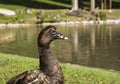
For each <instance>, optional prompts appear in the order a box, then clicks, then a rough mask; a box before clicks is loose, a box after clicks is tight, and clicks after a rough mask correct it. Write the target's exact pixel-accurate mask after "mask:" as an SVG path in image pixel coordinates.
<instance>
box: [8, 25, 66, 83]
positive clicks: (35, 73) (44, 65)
mask: <svg viewBox="0 0 120 84" xmlns="http://www.w3.org/2000/svg"><path fill="white" fill-rule="evenodd" d="M55 39H66V37H64V36H63V35H62V34H60V33H59V32H57V31H56V28H55V27H54V26H52V25H50V26H47V27H46V28H45V29H43V30H42V31H41V32H40V34H39V35H38V51H39V59H40V68H39V69H36V70H30V71H25V72H23V73H21V74H19V75H17V76H15V77H13V78H12V79H10V80H9V81H8V82H7V84H64V77H63V73H62V69H61V67H60V65H59V62H58V61H57V59H56V57H55V56H54V54H53V53H52V52H51V50H50V46H49V45H50V43H51V42H52V41H53V40H55Z"/></svg>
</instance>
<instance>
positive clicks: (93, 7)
mask: <svg viewBox="0 0 120 84" xmlns="http://www.w3.org/2000/svg"><path fill="white" fill-rule="evenodd" d="M94 9H95V0H90V10H91V11H94Z"/></svg>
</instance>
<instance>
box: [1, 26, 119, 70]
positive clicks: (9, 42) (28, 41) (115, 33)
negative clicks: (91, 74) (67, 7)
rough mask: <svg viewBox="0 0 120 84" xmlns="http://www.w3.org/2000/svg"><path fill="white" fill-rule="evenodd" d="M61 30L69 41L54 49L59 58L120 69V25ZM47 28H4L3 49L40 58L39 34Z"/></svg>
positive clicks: (57, 44) (52, 47)
mask: <svg viewBox="0 0 120 84" xmlns="http://www.w3.org/2000/svg"><path fill="white" fill-rule="evenodd" d="M57 27H59V28H58V30H59V31H60V32H62V33H63V34H64V35H66V36H68V38H69V40H57V41H54V42H53V43H52V44H51V49H52V50H53V52H54V53H55V55H56V57H57V58H58V60H59V61H61V62H65V63H71V64H80V65H83V66H90V67H98V68H104V69H114V70H120V25H80V24H79V25H64V26H59V25H58V26H57ZM42 28H43V27H31V28H2V29H0V52H4V53H11V54H17V55H22V56H28V57H35V58H37V57H38V51H37V44H36V43H37V42H36V39H37V35H38V33H39V31H40V30H41V29H42Z"/></svg>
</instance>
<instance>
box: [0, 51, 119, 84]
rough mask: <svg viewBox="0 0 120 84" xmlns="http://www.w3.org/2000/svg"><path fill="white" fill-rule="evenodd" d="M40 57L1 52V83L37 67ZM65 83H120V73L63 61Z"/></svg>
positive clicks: (3, 83)
mask: <svg viewBox="0 0 120 84" xmlns="http://www.w3.org/2000/svg"><path fill="white" fill-rule="evenodd" d="M38 65H39V63H38V59H34V58H28V57H22V56H17V55H10V54H3V53H0V84H5V83H6V81H7V80H8V79H10V78H11V77H13V76H15V75H16V74H19V73H21V72H23V71H26V70H31V69H37V68H38ZM61 66H62V70H63V73H64V77H65V84H120V73H119V72H117V71H109V70H103V69H96V68H89V67H83V66H79V65H71V64H64V63H61Z"/></svg>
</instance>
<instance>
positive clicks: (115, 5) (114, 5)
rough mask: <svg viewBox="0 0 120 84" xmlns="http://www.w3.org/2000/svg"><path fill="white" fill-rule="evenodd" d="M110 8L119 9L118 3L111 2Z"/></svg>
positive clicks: (119, 4)
mask: <svg viewBox="0 0 120 84" xmlns="http://www.w3.org/2000/svg"><path fill="white" fill-rule="evenodd" d="M112 8H113V9H120V2H115V1H112Z"/></svg>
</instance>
